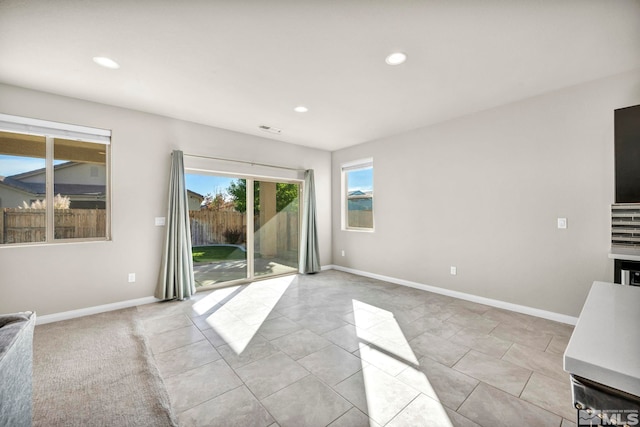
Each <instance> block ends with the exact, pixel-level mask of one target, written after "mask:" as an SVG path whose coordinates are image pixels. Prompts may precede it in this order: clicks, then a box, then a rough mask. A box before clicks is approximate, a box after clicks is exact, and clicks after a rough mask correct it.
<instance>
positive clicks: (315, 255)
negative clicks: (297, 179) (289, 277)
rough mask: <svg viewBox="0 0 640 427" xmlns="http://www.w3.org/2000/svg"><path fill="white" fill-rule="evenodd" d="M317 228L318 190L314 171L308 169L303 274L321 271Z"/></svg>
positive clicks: (301, 261)
mask: <svg viewBox="0 0 640 427" xmlns="http://www.w3.org/2000/svg"><path fill="white" fill-rule="evenodd" d="M316 227H317V225H316V189H315V184H314V182H313V169H307V170H306V171H305V172H304V206H303V208H302V230H301V231H302V235H301V239H300V259H299V267H298V271H299V272H300V273H302V274H309V273H317V272H318V271H320V255H319V251H318V231H317V229H316Z"/></svg>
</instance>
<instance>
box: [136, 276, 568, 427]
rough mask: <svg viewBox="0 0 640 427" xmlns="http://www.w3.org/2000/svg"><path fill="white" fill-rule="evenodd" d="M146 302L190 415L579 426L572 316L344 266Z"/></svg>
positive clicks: (295, 424) (277, 422) (144, 313)
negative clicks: (572, 378)
mask: <svg viewBox="0 0 640 427" xmlns="http://www.w3.org/2000/svg"><path fill="white" fill-rule="evenodd" d="M138 312H139V314H140V317H141V319H142V322H143V325H144V327H145V330H146V334H147V336H148V339H149V342H150V345H151V348H152V350H153V352H154V357H155V359H156V361H157V365H158V368H159V370H160V373H161V375H162V376H163V379H164V381H165V384H166V386H167V390H168V392H169V396H170V398H171V400H172V404H173V407H174V410H175V411H176V412H177V414H178V417H179V420H180V423H181V425H182V426H207V425H209V426H243V427H244V426H257V427H267V426H273V427H275V426H281V427H289V426H292V427H304V426H319V427H320V426H332V427H337V426H350V427H357V426H394V427H396V426H477V425H480V426H487V427H488V426H491V427H494V426H510V427H511V426H524V425H526V426H533V425H535V426H556V427H560V426H562V427H570V426H575V424H574V423H573V421H574V420H575V411H574V409H573V407H572V405H571V402H572V400H571V390H570V386H569V376H568V374H567V373H565V372H563V370H562V353H563V352H564V349H565V347H566V345H567V342H568V338H569V337H570V336H571V332H572V330H573V328H572V327H571V326H569V325H565V324H561V323H556V322H552V321H548V320H544V319H539V318H535V317H531V316H527V315H523V314H519V313H514V312H510V311H506V310H501V309H497V308H492V307H489V306H485V305H481V304H475V303H472V302H468V301H463V300H458V299H455V298H451V297H447V296H443V295H439V294H434V293H430V292H425V291H421V290H417V289H412V288H408V287H404V286H399V285H394V284H390V283H385V282H381V281H377V280H373V279H368V278H363V277H359V276H354V275H351V274H347V273H343V272H338V271H325V272H322V273H319V274H316V275H309V276H286V277H279V278H274V279H270V280H264V281H259V282H255V283H252V284H249V285H243V286H235V287H230V288H224V289H219V290H215V291H208V292H199V293H197V294H196V295H195V296H194V297H193V298H192V299H190V300H188V301H182V302H167V303H157V304H148V305H144V306H139V307H138Z"/></svg>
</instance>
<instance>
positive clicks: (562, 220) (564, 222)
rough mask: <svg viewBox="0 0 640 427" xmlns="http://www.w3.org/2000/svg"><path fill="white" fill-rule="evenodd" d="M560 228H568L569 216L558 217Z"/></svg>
mask: <svg viewBox="0 0 640 427" xmlns="http://www.w3.org/2000/svg"><path fill="white" fill-rule="evenodd" d="M558 228H567V218H558Z"/></svg>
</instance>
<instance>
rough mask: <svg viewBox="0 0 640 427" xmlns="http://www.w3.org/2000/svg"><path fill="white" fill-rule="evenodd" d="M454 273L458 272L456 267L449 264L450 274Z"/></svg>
mask: <svg viewBox="0 0 640 427" xmlns="http://www.w3.org/2000/svg"><path fill="white" fill-rule="evenodd" d="M456 274H458V267H454V266H453V265H452V266H451V275H452V276H455V275H456Z"/></svg>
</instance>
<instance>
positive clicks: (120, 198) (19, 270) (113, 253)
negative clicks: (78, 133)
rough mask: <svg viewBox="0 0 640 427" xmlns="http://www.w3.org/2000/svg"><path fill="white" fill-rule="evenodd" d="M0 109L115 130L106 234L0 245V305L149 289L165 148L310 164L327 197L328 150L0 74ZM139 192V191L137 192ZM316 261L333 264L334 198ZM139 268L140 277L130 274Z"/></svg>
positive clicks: (155, 262)
mask: <svg viewBox="0 0 640 427" xmlns="http://www.w3.org/2000/svg"><path fill="white" fill-rule="evenodd" d="M0 112H2V113H5V114H13V115H19V116H25V117H32V118H37V119H44V120H52V121H58V122H64V123H71V124H76V125H84V126H90V127H97V128H103V129H111V130H112V185H113V187H112V207H113V215H112V223H113V226H112V234H113V241H111V242H94V243H73V244H58V245H48V246H47V245H43V246H23V247H1V248H0V272H1V274H0V288H1V295H2V296H1V297H0V313H7V312H13V311H21V310H35V311H37V313H38V314H39V315H45V314H51V313H58V312H63V311H68V310H74V309H79V308H85V307H92V306H97V305H102V304H109V303H114V302H119V301H126V300H130V299H136V298H143V297H147V296H151V295H152V294H153V291H154V289H155V284H156V280H157V277H158V270H159V266H160V256H161V246H162V240H163V236H164V228H163V227H156V226H154V217H156V216H165V215H166V194H167V188H168V179H169V174H168V172H169V164H170V153H171V151H172V150H174V149H180V150H183V151H184V152H185V153H190V154H198V155H204V156H216V157H223V158H233V159H239V160H247V161H255V162H259V163H267V164H276V165H283V166H289V167H301V168H312V169H314V170H315V177H316V192H317V193H316V194H317V197H318V200H320V201H321V200H330V197H331V195H330V192H331V173H330V171H331V154H330V153H329V152H325V151H320V150H315V149H310V148H305V147H300V146H295V145H291V144H286V143H282V142H277V141H273V140H270V139H266V138H259V137H255V136H250V135H244V134H239V133H235V132H230V131H225V130H222V129H217V128H212V127H208V126H202V125H197V124H194V123H189V122H184V121H179V120H173V119H169V118H165V117H160V116H156V115H152V114H146V113H141V112H136V111H132V110H126V109H121V108H115V107H109V106H105V105H101V104H96V103H91V102H86V101H82V100H78V99H72V98H66V97H61V96H57V95H52V94H47V93H42V92H37V91H32V90H27V89H23V88H17V87H13V86H7V85H1V84H0ZM141 194H142V195H144V196H143V197H140V195H141ZM318 206H319V211H318V223H319V240H320V252H321V253H320V261H321V263H322V264H323V265H326V264H331V262H332V259H331V208H330V204H329V203H318ZM130 272H135V273H136V279H137V281H136V283H128V282H127V274H128V273H130Z"/></svg>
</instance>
